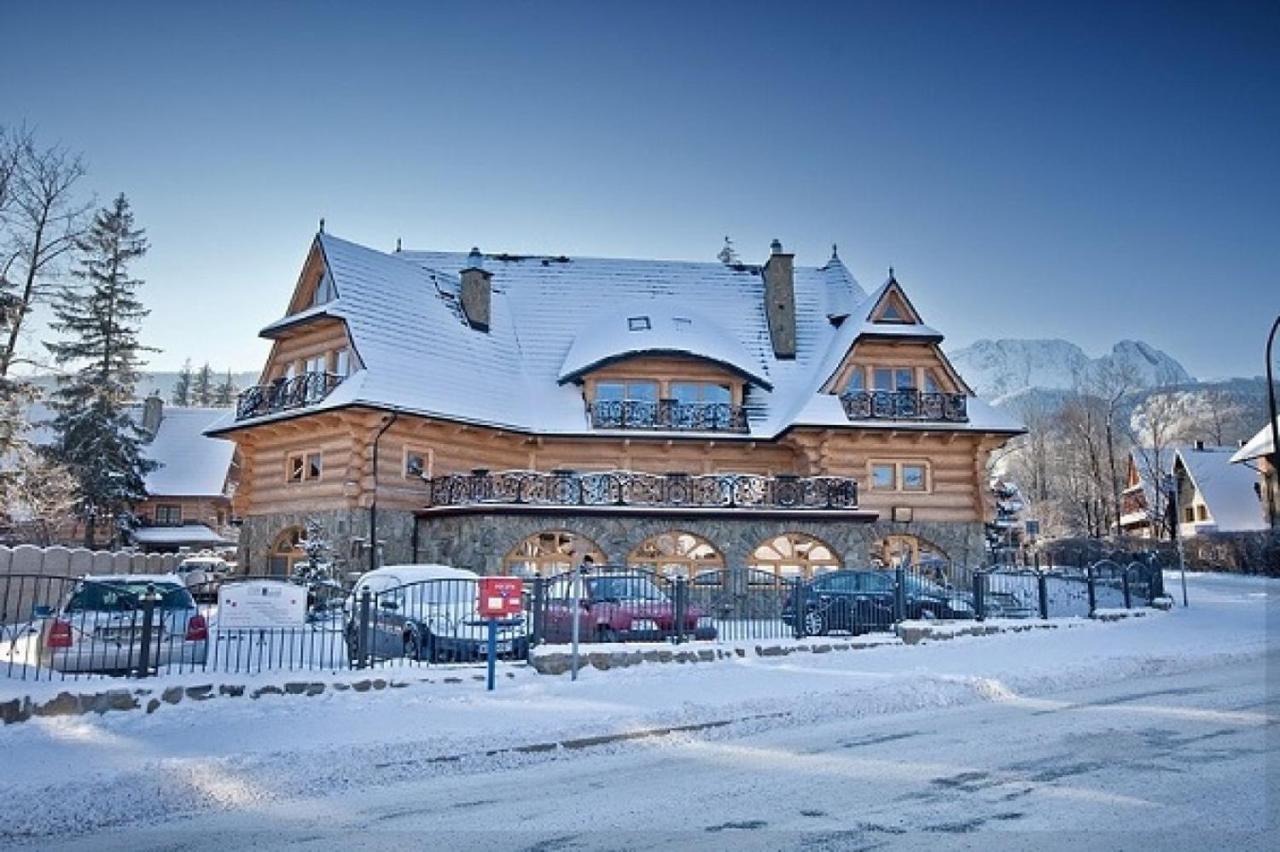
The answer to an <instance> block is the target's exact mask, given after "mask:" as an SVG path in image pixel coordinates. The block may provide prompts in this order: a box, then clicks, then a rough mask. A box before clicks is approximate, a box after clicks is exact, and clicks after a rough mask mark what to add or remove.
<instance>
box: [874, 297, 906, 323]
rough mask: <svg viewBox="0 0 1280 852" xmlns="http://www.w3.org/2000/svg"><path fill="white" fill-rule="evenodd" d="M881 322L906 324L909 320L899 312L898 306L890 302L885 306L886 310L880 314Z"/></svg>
mask: <svg viewBox="0 0 1280 852" xmlns="http://www.w3.org/2000/svg"><path fill="white" fill-rule="evenodd" d="M880 321H881V322H906V321H907V318H906V317H904V316H903V315H902V311H900V310H898V306H897V305H896V304H895V303H893V302H889V303H888V304H887V305H885V306H884V310H883V311H881V312H880Z"/></svg>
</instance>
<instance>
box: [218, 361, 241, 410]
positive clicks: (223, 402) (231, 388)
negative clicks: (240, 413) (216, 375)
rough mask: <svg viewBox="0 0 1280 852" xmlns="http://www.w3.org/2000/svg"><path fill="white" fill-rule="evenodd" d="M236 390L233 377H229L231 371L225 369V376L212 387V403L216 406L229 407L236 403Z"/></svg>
mask: <svg viewBox="0 0 1280 852" xmlns="http://www.w3.org/2000/svg"><path fill="white" fill-rule="evenodd" d="M237 390H238V388H237V387H236V382H235V379H233V378H232V377H231V371H230V370H227V377H226V378H225V379H223V380H222V381H220V382H218V386H217V387H216V388H214V389H213V404H214V405H215V406H216V407H218V408H230V407H231V406H233V405H235V404H236V391H237Z"/></svg>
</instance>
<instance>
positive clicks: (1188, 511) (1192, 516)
mask: <svg viewBox="0 0 1280 852" xmlns="http://www.w3.org/2000/svg"><path fill="white" fill-rule="evenodd" d="M1182 515H1183V520H1184V521H1186V522H1187V523H1189V524H1194V523H1195V522H1196V508H1195V506H1188V507H1187V508H1185V509H1183V510H1182Z"/></svg>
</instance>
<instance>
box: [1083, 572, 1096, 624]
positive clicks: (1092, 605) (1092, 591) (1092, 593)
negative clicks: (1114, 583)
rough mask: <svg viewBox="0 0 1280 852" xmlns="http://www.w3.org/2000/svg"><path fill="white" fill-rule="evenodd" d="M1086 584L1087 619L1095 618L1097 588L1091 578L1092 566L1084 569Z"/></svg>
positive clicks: (1092, 577)
mask: <svg viewBox="0 0 1280 852" xmlns="http://www.w3.org/2000/svg"><path fill="white" fill-rule="evenodd" d="M1085 572H1086V573H1085V576H1086V582H1087V584H1088V586H1089V617H1090V618H1093V617H1095V614H1096V612H1097V609H1098V586H1097V583H1096V581H1095V580H1094V576H1093V566H1092V565H1090V566H1088V567H1087V568H1086V569H1085Z"/></svg>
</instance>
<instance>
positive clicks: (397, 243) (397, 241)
mask: <svg viewBox="0 0 1280 852" xmlns="http://www.w3.org/2000/svg"><path fill="white" fill-rule="evenodd" d="M399 253H400V238H399V237H396V254H399Z"/></svg>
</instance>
